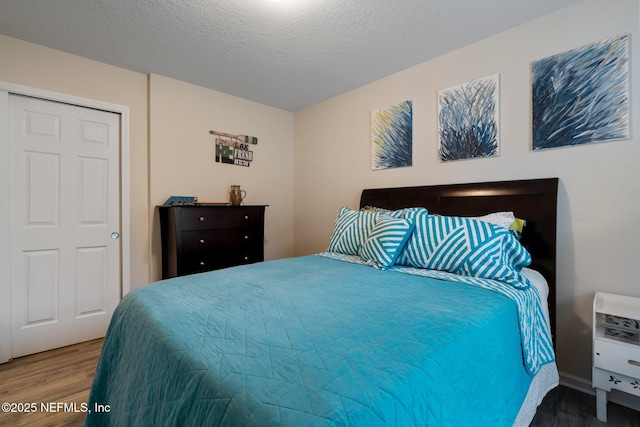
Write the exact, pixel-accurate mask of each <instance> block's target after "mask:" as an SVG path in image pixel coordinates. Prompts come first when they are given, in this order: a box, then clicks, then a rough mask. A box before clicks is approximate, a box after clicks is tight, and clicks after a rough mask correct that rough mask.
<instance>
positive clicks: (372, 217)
mask: <svg viewBox="0 0 640 427" xmlns="http://www.w3.org/2000/svg"><path fill="white" fill-rule="evenodd" d="M380 215H383V214H382V213H380V212H368V211H353V210H351V209H349V208H347V207H342V208H340V210H339V211H338V216H337V218H336V223H335V226H334V227H333V233H331V238H330V239H329V247H328V249H327V251H328V252H337V253H341V254H347V255H358V253H359V252H360V248H362V245H364V243H365V242H366V241H367V238H368V237H369V234H371V231H372V230H373V227H374V226H375V224H376V220H377V219H378V217H379V216H380Z"/></svg>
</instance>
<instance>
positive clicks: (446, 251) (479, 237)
mask: <svg viewBox="0 0 640 427" xmlns="http://www.w3.org/2000/svg"><path fill="white" fill-rule="evenodd" d="M397 263H398V264H402V265H410V266H412V267H417V268H428V269H432V270H441V271H448V272H451V273H456V274H461V275H464V276H472V277H482V278H485V279H495V280H500V281H502V282H505V283H508V284H510V285H512V286H515V287H527V286H528V282H527V280H526V279H524V277H523V276H522V275H521V274H520V271H521V270H522V268H523V267H526V266H527V265H529V264H530V263H531V255H529V252H528V251H527V250H526V249H525V248H524V246H522V245H521V244H520V242H518V240H517V239H516V238H515V237H514V236H513V235H512V234H511V233H510V232H509V231H508V230H506V229H504V228H502V227H499V226H496V225H494V224H490V223H488V222H485V221H479V220H475V219H470V218H461V217H452V216H436V215H430V216H428V217H427V218H426V220H425V221H424V222H420V223H416V229H415V230H414V232H413V234H412V237H411V239H410V240H409V241H408V242H407V244H406V245H405V249H404V251H403V252H402V254H401V255H400V257H399V258H398V261H397Z"/></svg>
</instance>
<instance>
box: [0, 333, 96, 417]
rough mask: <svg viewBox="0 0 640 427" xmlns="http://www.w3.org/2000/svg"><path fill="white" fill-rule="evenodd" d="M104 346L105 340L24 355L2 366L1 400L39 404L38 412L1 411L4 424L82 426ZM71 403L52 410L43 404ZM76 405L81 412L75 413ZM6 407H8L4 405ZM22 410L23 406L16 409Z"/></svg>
mask: <svg viewBox="0 0 640 427" xmlns="http://www.w3.org/2000/svg"><path fill="white" fill-rule="evenodd" d="M101 349H102V339H99V340H94V341H88V342H85V343H81V344H76V345H72V346H69V347H64V348H59V349H56V350H51V351H47V352H44V353H38V354H34V355H31V356H26V357H21V358H18V359H16V360H14V361H13V363H5V364H2V365H0V402H2V403H4V402H9V403H15V404H25V403H35V404H36V412H33V413H7V412H4V411H0V426H3V427H4V426H33V427H44V426H81V425H83V423H84V413H83V412H81V411H82V407H81V405H82V404H86V402H87V400H88V398H89V389H90V388H91V383H92V381H93V375H94V373H95V370H96V365H97V364H98V357H99V356H100V350H101ZM58 402H62V403H68V404H71V406H68V407H67V408H66V409H67V411H65V408H64V407H63V406H62V407H60V412H53V411H55V410H58V408H57V406H56V405H50V408H49V410H50V412H46V411H43V410H42V408H41V404H45V405H47V404H50V403H54V404H57V403H58ZM74 404H75V406H76V408H75V410H77V411H78V412H74V411H73V410H74V408H73V405H74ZM3 409H4V407H3ZM16 409H20V408H16Z"/></svg>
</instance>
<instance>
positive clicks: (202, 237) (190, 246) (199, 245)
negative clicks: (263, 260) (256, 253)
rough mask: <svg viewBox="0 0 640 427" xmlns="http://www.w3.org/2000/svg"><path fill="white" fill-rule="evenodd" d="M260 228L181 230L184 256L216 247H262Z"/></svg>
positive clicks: (235, 248)
mask: <svg viewBox="0 0 640 427" xmlns="http://www.w3.org/2000/svg"><path fill="white" fill-rule="evenodd" d="M262 239H263V237H262V230H261V229H259V228H225V229H217V230H215V229H214V230H194V231H184V232H182V251H183V254H184V256H192V255H193V254H197V253H200V252H206V251H210V250H216V249H226V250H228V251H236V250H242V248H248V247H251V246H260V247H262V245H263V242H262Z"/></svg>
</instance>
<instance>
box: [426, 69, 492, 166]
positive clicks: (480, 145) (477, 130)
mask: <svg viewBox="0 0 640 427" xmlns="http://www.w3.org/2000/svg"><path fill="white" fill-rule="evenodd" d="M499 103H500V75H499V74H495V75H491V76H488V77H484V78H481V79H477V80H473V81H470V82H466V83H462V84H460V85H458V86H454V87H451V88H448V89H443V90H440V91H439V92H438V160H439V161H440V162H449V161H452V160H464V159H475V158H479V157H492V156H497V155H498V154H500V140H499V135H498V130H499V119H500V117H499V116H500V114H499Z"/></svg>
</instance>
